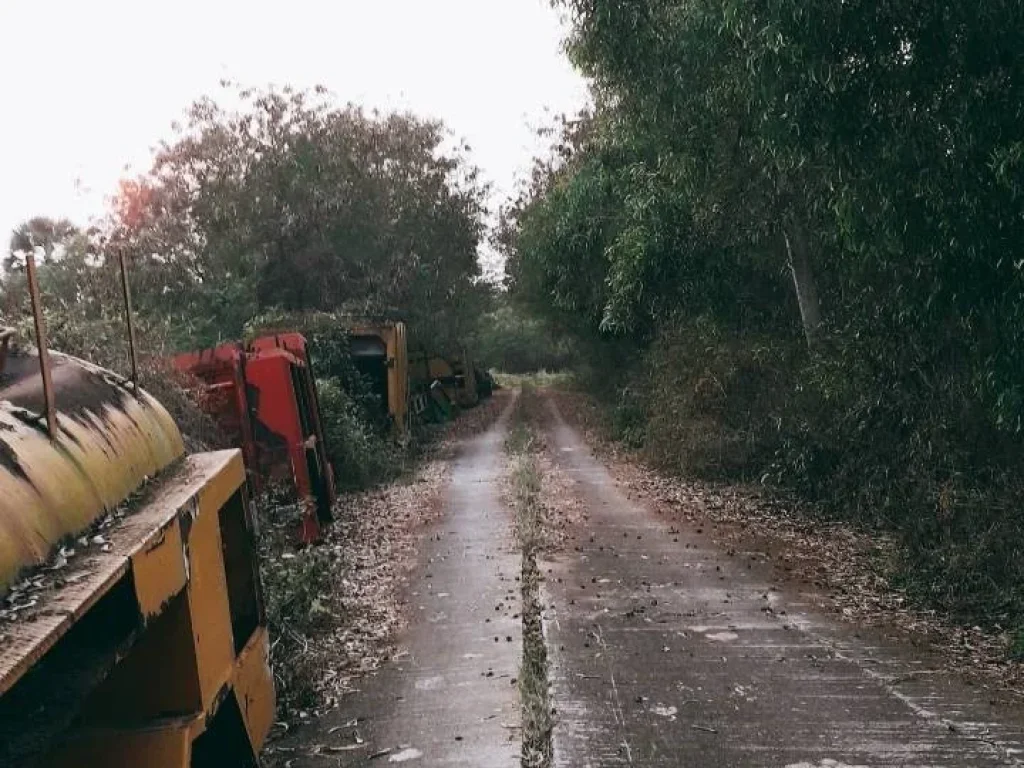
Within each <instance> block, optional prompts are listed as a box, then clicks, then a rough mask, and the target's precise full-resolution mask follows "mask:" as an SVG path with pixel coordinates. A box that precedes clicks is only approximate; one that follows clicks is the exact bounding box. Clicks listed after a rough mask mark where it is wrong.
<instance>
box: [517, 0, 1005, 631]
mask: <svg viewBox="0 0 1024 768" xmlns="http://www.w3.org/2000/svg"><path fill="white" fill-rule="evenodd" d="M558 4H560V5H561V6H563V7H564V8H565V9H566V10H567V11H568V12H569V15H570V19H571V24H572V32H571V36H570V40H569V46H568V47H569V51H570V54H571V56H572V57H573V59H574V61H575V62H576V64H577V65H578V66H579V67H580V68H581V69H582V70H583V71H584V72H585V73H586V74H588V75H589V76H591V77H592V78H593V83H594V97H595V98H594V103H595V107H594V109H593V110H592V111H591V112H589V113H587V114H584V115H581V116H579V117H578V118H573V119H570V120H567V121H566V122H565V124H564V125H563V126H562V127H561V132H560V135H559V136H558V138H557V140H556V144H555V147H554V150H553V152H552V154H551V156H550V157H549V158H547V159H545V160H543V161H540V162H539V163H538V165H537V167H536V169H535V173H534V176H533V178H532V180H531V183H530V185H529V186H528V187H527V188H526V189H525V190H524V192H523V194H522V196H521V197H520V199H519V200H517V201H516V202H515V203H514V204H512V205H511V206H509V208H508V209H507V210H506V211H505V215H504V221H503V226H502V228H501V230H500V231H499V236H498V238H497V242H498V243H499V245H500V246H501V247H502V248H503V249H504V250H505V253H506V254H507V256H508V258H509V275H510V288H511V291H512V297H513V299H514V300H516V301H519V302H521V303H523V304H526V305H528V306H530V307H532V309H533V311H534V312H536V313H538V314H539V315H541V316H543V317H545V318H547V319H548V320H549V321H550V322H552V323H557V324H559V325H560V327H562V328H564V329H566V330H567V331H571V332H572V333H573V336H574V339H575V340H576V343H577V344H578V345H579V350H580V352H581V356H582V357H584V359H585V362H584V364H583V365H582V366H581V368H582V370H581V375H580V376H579V379H580V380H581V381H583V382H585V383H586V384H587V385H588V387H589V388H590V389H591V390H592V391H595V392H597V393H599V394H600V395H601V396H602V398H603V400H604V402H605V403H607V404H608V406H609V426H610V427H611V428H612V429H613V430H614V432H615V433H616V435H617V436H618V437H619V438H620V439H622V440H623V441H624V442H626V443H627V444H628V445H630V446H631V447H633V448H636V449H639V450H642V451H643V452H644V453H645V454H646V456H647V457H649V458H650V459H651V460H652V461H653V462H654V463H656V464H657V465H659V466H661V467H663V468H667V469H670V470H672V471H676V472H683V473H688V474H692V475H695V476H700V477H711V478H716V479H739V480H751V481H759V482H764V483H767V484H771V485H773V486H778V487H783V488H787V489H792V490H793V491H796V492H797V493H799V494H800V496H802V497H803V498H805V499H809V500H811V501H813V502H815V505H814V506H815V508H817V509H819V510H821V512H822V513H823V514H828V515H834V516H837V517H841V518H844V519H848V520H853V521H856V522H858V523H860V524H863V525H864V526H868V527H876V526H877V527H882V528H884V529H886V530H888V531H891V532H893V533H894V534H896V535H897V537H898V539H899V541H900V542H901V545H902V552H903V565H902V569H901V574H902V575H901V581H902V583H903V585H904V586H905V587H906V588H907V589H908V590H909V592H910V594H911V595H913V596H915V597H916V598H917V599H918V600H919V601H920V602H921V603H922V604H925V605H928V606H932V607H937V608H939V609H941V610H943V611H946V612H948V613H950V614H951V615H953V616H955V617H957V618H959V619H961V620H964V621H970V622H972V623H974V622H981V623H984V624H986V625H988V626H995V625H998V626H1000V627H1002V628H1003V629H1006V628H1012V627H1016V626H1020V625H1021V624H1024V589H1021V585H1022V584H1024V556H1022V555H1024V513H1022V509H1024V506H1022V501H1024V480H1022V479H1021V478H1022V477H1024V471H1022V470H1024V466H1022V464H1024V394H1022V393H1024V389H1022V384H1021V382H1024V356H1022V354H1021V350H1022V349H1024V344H1022V342H1024V322H1022V321H1024V270H1022V268H1021V263H1022V260H1021V245H1020V244H1021V242H1024V239H1022V237H1024V218H1022V217H1021V216H1020V204H1021V203H1020V179H1021V167H1022V166H1021V163H1022V158H1024V150H1022V147H1024V124H1022V123H1021V122H1020V120H1019V118H1018V115H1017V113H1018V105H1019V103H1020V101H1021V98H1022V97H1024V60H1022V59H1021V57H1019V56H1018V55H1017V54H1016V48H1017V43H1016V42H1015V40H1016V37H1017V36H1018V35H1019V33H1020V32H1021V17H1020V9H1019V7H1018V4H1017V3H1016V2H1009V1H1006V2H995V3H989V4H986V5H985V6H984V7H983V8H976V7H973V6H971V7H968V6H967V5H962V6H958V7H952V6H949V5H948V4H947V5H942V4H938V5H930V6H929V5H921V4H918V3H909V2H896V3H887V4H881V5H879V4H856V3H854V4H850V3H839V4H817V5H813V4H812V5H807V4H806V3H803V4H801V3H794V2H790V3H775V4H765V3H753V4H749V3H748V4H744V5H742V7H741V6H740V5H738V4H736V3H733V2H727V1H724V0H723V1H721V2H711V3H703V4H681V3H678V2H673V1H672V0H664V1H662V0H658V1H656V2H645V3H633V2H625V1H624V0H601V2H595V1H594V0H559V3H558Z"/></svg>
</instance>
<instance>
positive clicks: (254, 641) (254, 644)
mask: <svg viewBox="0 0 1024 768" xmlns="http://www.w3.org/2000/svg"><path fill="white" fill-rule="evenodd" d="M233 688H234V691H235V699H236V700H237V701H238V707H239V709H241V711H242V719H243V720H244V721H245V729H246V731H247V732H248V734H249V742H250V743H251V744H252V745H253V751H254V752H259V751H260V748H261V747H262V746H263V742H264V740H265V739H266V738H267V734H268V733H269V732H270V726H271V725H273V723H274V711H275V703H274V676H273V673H272V672H271V669H270V640H269V639H268V636H267V628H266V627H260V628H259V629H257V630H256V632H254V633H253V636H252V637H251V638H250V639H249V642H248V643H247V644H246V646H245V648H243V649H242V653H241V654H240V655H239V657H238V661H237V662H236V664H235V678H234V685H233Z"/></svg>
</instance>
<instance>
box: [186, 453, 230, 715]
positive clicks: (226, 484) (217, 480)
mask: <svg viewBox="0 0 1024 768" xmlns="http://www.w3.org/2000/svg"><path fill="white" fill-rule="evenodd" d="M238 466H239V463H238V462H230V463H229V464H227V465H226V466H225V471H223V472H221V473H218V474H217V475H216V476H215V477H213V478H211V479H210V481H209V482H208V483H207V485H206V486H205V487H204V488H203V490H202V491H201V492H200V495H199V504H198V512H197V515H196V518H195V520H193V522H192V527H191V530H190V532H189V533H188V534H187V538H186V546H187V548H188V556H189V571H190V578H189V585H188V596H189V605H190V608H191V615H192V632H193V636H194V640H195V648H196V662H197V665H198V671H199V687H200V690H201V691H202V700H203V707H204V709H207V708H209V706H210V705H211V704H212V703H213V701H214V699H215V698H216V697H217V695H218V693H219V692H220V689H221V688H222V687H223V686H224V684H225V683H226V682H227V681H228V679H229V678H230V676H231V672H232V668H233V664H234V660H235V653H234V639H233V635H232V632H231V609H230V606H229V602H228V584H227V575H226V574H225V572H224V558H223V554H222V552H221V536H220V519H219V516H218V513H219V512H220V508H221V506H223V505H224V503H225V502H226V501H227V500H228V498H229V497H230V495H231V494H232V493H233V492H234V491H235V490H237V489H238V488H239V486H240V484H241V473H240V472H233V471H231V469H232V468H237V467H238Z"/></svg>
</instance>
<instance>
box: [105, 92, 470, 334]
mask: <svg viewBox="0 0 1024 768" xmlns="http://www.w3.org/2000/svg"><path fill="white" fill-rule="evenodd" d="M323 96H324V94H323V92H322V91H316V92H314V93H305V92H297V91H292V90H289V89H285V90H283V91H280V92H278V91H266V92H255V91H240V92H239V93H238V98H239V100H240V101H241V104H242V106H241V107H240V108H239V109H237V110H230V111H229V110H226V109H224V108H222V107H220V106H218V105H217V104H216V103H214V102H212V101H210V100H204V101H201V102H198V103H197V104H195V105H194V106H193V108H192V110H191V112H190V117H189V122H188V124H187V125H186V126H185V127H184V128H183V129H182V130H181V132H180V135H179V137H178V139H177V140H176V141H174V142H172V143H169V144H166V145H164V146H163V147H162V148H161V149H160V151H159V152H158V154H157V157H156V160H155V163H154V167H153V169H152V171H151V172H150V173H149V174H147V175H146V176H144V177H143V178H141V179H139V180H138V181H137V182H134V183H131V184H126V185H124V186H123V187H122V190H121V193H120V195H119V198H118V202H117V207H116V212H115V215H114V221H113V226H112V233H111V237H110V241H109V244H108V247H109V248H112V249H123V250H124V251H125V252H126V253H127V254H128V255H129V256H130V257H131V259H132V262H133V264H134V267H133V269H134V270H135V272H136V273H137V274H138V277H137V280H138V281H139V283H140V285H139V287H138V289H137V293H138V296H139V299H138V300H139V302H140V306H144V307H148V308H150V309H151V310H152V311H154V312H158V313H161V314H164V315H167V316H174V317H176V318H177V322H179V323H180V324H181V326H182V327H183V328H184V329H186V334H187V335H188V336H192V337H199V338H203V339H208V340H210V341H214V340H216V339H217V338H222V337H228V338H231V337H236V336H238V335H239V333H240V332H241V328H242V326H243V325H244V323H245V321H246V320H247V319H248V318H249V317H251V316H253V315H254V314H256V313H258V312H263V311H267V310H270V309H280V310H285V311H290V312H302V311H337V310H351V311H353V312H357V313H365V314H378V313H395V312H397V313H398V314H401V315H403V316H405V317H406V318H407V319H408V320H410V326H411V327H413V328H416V329H417V330H418V331H420V332H421V333H424V334H425V335H426V336H428V337H438V336H441V337H445V338H447V337H448V336H450V335H452V334H453V333H458V332H459V328H460V325H461V324H462V323H461V321H460V320H459V317H460V311H462V310H463V309H465V310H468V309H470V307H469V304H470V303H472V301H473V296H474V294H475V293H476V292H477V290H478V289H477V285H476V284H477V281H478V276H479V267H478V264H477V246H478V243H479V240H480V237H481V235H482V231H483V195H484V191H485V190H484V187H483V186H482V185H481V184H480V183H479V181H478V175H477V171H476V169H475V168H473V167H472V166H471V165H470V164H469V163H468V161H467V160H466V158H465V155H464V150H463V149H462V148H459V147H455V148H449V147H446V134H445V131H444V128H443V126H442V125H441V124H440V123H437V122H432V121H423V120H419V119H418V118H415V117H413V116H411V115H403V114H391V115H378V114H376V113H374V114H370V115H367V114H366V113H364V112H363V111H361V110H359V109H357V108H355V107H351V106H350V107H346V108H344V109H336V108H333V107H331V106H329V105H328V104H327V103H326V102H325V101H324V99H323Z"/></svg>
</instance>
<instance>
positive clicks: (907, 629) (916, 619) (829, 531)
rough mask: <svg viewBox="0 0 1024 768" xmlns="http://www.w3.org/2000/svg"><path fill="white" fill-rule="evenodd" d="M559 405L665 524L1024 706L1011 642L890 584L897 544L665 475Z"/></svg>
mask: <svg viewBox="0 0 1024 768" xmlns="http://www.w3.org/2000/svg"><path fill="white" fill-rule="evenodd" d="M553 396H554V397H555V399H556V401H557V404H558V408H559V410H560V411H561V412H562V413H563V414H564V415H565V417H566V419H567V420H568V421H570V422H571V423H573V424H575V425H576V426H578V428H579V429H580V430H581V431H583V432H584V434H585V435H586V437H587V440H588V442H589V443H590V444H591V445H592V446H594V447H595V449H597V450H598V452H599V453H600V454H601V455H602V456H603V457H604V458H605V459H606V460H607V461H608V463H609V466H610V468H611V470H612V472H613V474H614V475H615V477H616V478H617V479H618V480H619V481H620V482H621V483H623V484H624V485H625V486H626V487H627V488H628V489H629V491H630V493H632V494H635V495H637V496H639V497H641V498H642V499H643V500H645V501H646V502H648V503H649V504H650V505H651V506H652V507H653V508H654V509H656V510H657V511H658V512H659V513H660V514H662V515H663V516H665V517H666V518H668V519H670V520H673V521H675V520H686V521H687V522H689V523H692V524H697V525H700V524H701V523H705V524H709V526H714V530H711V531H709V532H710V533H712V535H713V536H714V537H717V538H718V539H719V541H720V542H721V543H722V545H723V546H724V547H725V548H727V549H728V550H731V551H736V550H740V551H744V552H749V551H751V550H754V551H758V552H759V553H761V555H762V557H763V559H764V560H766V561H769V562H774V564H775V565H776V566H778V568H779V570H780V571H782V572H783V574H784V575H785V578H786V579H787V580H788V581H791V582H795V583H802V584H804V585H808V586H813V587H815V589H814V590H813V591H812V592H811V594H812V595H813V596H814V597H816V599H817V602H818V604H819V606H820V607H821V608H822V609H823V610H826V611H828V612H829V613H832V614H835V615H837V616H838V617H841V618H842V619H843V620H844V621H847V622H850V623H852V624H856V625H857V626H873V627H879V628H885V629H894V630H896V631H897V632H899V633H902V634H903V636H904V637H905V638H906V639H907V640H909V641H910V642H913V643H915V644H917V645H921V646H925V647H928V648H929V649H930V650H932V651H934V652H937V654H938V655H939V656H940V657H941V658H942V659H943V660H944V661H945V662H946V664H947V665H948V666H949V667H950V668H951V669H954V670H956V671H958V672H961V673H963V674H965V675H967V676H968V677H970V678H976V679H977V680H978V681H979V682H981V683H982V684H986V685H988V686H991V687H992V688H994V689H998V690H1000V691H1002V692H1003V693H1005V694H1008V695H1009V696H1011V697H1012V698H1024V664H1021V663H1019V662H1013V661H1010V660H1008V658H1007V648H1008V645H1009V642H1010V638H1009V635H1008V634H1005V635H1003V634H999V633H993V632H987V631H984V630H983V629H981V628H980V627H964V626H959V625H957V624H956V623H955V622H954V621H952V620H951V619H950V617H947V616H942V615H939V614H937V613H936V612H935V611H928V610H923V609H920V608H917V607H915V606H913V605H911V603H910V601H909V600H908V599H907V596H906V595H905V594H904V593H903V592H901V591H900V590H899V589H897V588H895V587H894V586H893V585H892V581H891V576H892V574H893V570H894V567H895V563H896V558H897V557H898V548H897V545H896V543H895V542H893V541H892V540H891V539H888V538H886V537H884V536H881V535H879V534H878V533H870V534H869V533H865V532H862V531H858V530H856V529H854V528H853V527H851V526H848V525H843V524H841V523H835V522H830V521H826V520H822V519H820V518H816V517H815V516H814V515H813V514H811V513H810V511H809V510H807V509H806V508H802V507H801V505H800V504H799V503H797V502H796V501H794V500H792V499H786V498H785V497H783V496H781V495H773V494H769V493H766V492H764V491H763V490H762V489H759V488H753V487H742V486H732V485H723V484H716V483H707V482H701V481H693V480H686V479H682V478H672V477H666V476H664V475H661V474H659V473H657V472H654V471H652V470H650V469H648V468H647V467H644V466H643V465H642V464H640V462H639V461H638V459H637V458H636V457H635V456H630V455H627V454H625V453H623V452H622V451H620V450H618V449H617V448H616V447H615V446H613V445H612V444H610V443H609V442H608V441H607V440H606V439H604V437H603V435H602V434H601V431H600V428H599V426H598V425H599V423H600V422H599V419H598V416H597V410H596V409H597V405H596V403H595V402H594V401H593V400H591V399H589V398H587V397H586V396H583V395H580V394H576V393H565V392H561V393H556V394H555V395H553Z"/></svg>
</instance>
